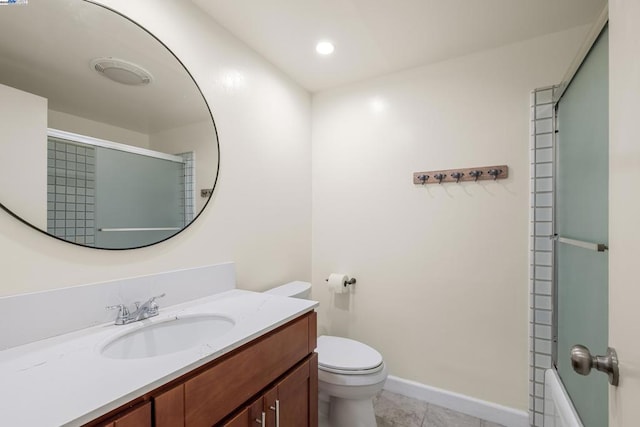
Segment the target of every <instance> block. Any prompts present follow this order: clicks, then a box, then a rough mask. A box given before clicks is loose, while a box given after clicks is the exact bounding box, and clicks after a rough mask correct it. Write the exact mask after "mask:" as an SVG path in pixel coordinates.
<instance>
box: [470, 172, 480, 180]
mask: <svg viewBox="0 0 640 427" xmlns="http://www.w3.org/2000/svg"><path fill="white" fill-rule="evenodd" d="M469 175H471V176H472V177H473V178H474V181H477V180H478V178H480V175H482V171H480V170H474V171H471V172H469Z"/></svg>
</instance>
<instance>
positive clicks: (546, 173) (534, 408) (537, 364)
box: [529, 87, 556, 427]
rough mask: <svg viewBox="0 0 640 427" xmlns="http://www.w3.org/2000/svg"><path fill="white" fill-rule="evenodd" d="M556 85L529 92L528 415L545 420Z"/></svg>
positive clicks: (534, 420) (549, 354) (537, 421)
mask: <svg viewBox="0 0 640 427" xmlns="http://www.w3.org/2000/svg"><path fill="white" fill-rule="evenodd" d="M555 90H556V87H547V88H542V89H536V90H534V91H533V92H532V93H531V114H530V117H531V140H530V159H531V213H530V219H531V222H530V228H529V230H530V233H529V234H530V244H529V246H530V255H529V259H530V262H529V264H530V272H529V279H530V280H529V307H530V308H529V418H530V424H531V425H532V426H536V427H542V426H543V423H544V371H545V370H546V369H548V368H550V367H551V364H552V351H553V339H554V328H553V242H552V240H551V239H550V236H551V235H552V234H553V202H554V194H553V174H554V154H553V153H554V148H553V143H554V132H555V116H554V104H553V99H554V97H553V95H554V91H555Z"/></svg>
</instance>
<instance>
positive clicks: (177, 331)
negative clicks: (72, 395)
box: [99, 314, 235, 359]
mask: <svg viewBox="0 0 640 427" xmlns="http://www.w3.org/2000/svg"><path fill="white" fill-rule="evenodd" d="M234 325H235V322H234V321H233V320H232V319H230V318H228V317H225V316H220V315H214V314H192V315H184V316H177V317H170V318H168V319H159V320H157V321H153V323H151V324H149V325H145V326H143V327H139V328H136V329H133V330H132V331H128V332H126V333H124V334H122V335H118V336H116V337H113V338H111V339H109V340H108V341H107V342H105V343H104V344H103V345H102V346H101V347H100V350H99V351H100V354H101V355H102V356H104V357H107V358H110V359H141V358H146V357H156V356H162V355H165V354H171V353H175V352H178V351H183V350H188V349H190V348H193V347H196V346H199V345H205V344H207V343H209V342H211V341H212V340H214V339H215V338H218V337H220V336H221V335H223V334H225V333H227V332H229V331H230V330H231V329H232V328H233V326H234Z"/></svg>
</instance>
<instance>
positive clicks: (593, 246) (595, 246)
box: [549, 234, 609, 252]
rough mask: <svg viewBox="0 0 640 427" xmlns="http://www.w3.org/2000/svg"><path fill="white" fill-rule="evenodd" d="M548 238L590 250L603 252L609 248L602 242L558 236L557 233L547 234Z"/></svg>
mask: <svg viewBox="0 0 640 427" xmlns="http://www.w3.org/2000/svg"><path fill="white" fill-rule="evenodd" d="M549 238H550V239H551V240H555V241H557V242H559V243H564V244H567V245H571V246H577V247H579V248H583V249H589V250H591V251H596V252H604V251H608V250H609V246H607V245H606V244H604V243H591V242H585V241H583V240H576V239H569V238H567V237H560V236H558V235H557V234H553V235H551V236H549Z"/></svg>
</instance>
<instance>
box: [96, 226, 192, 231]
mask: <svg viewBox="0 0 640 427" xmlns="http://www.w3.org/2000/svg"><path fill="white" fill-rule="evenodd" d="M178 230H182V227H148V228H98V231H178Z"/></svg>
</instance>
